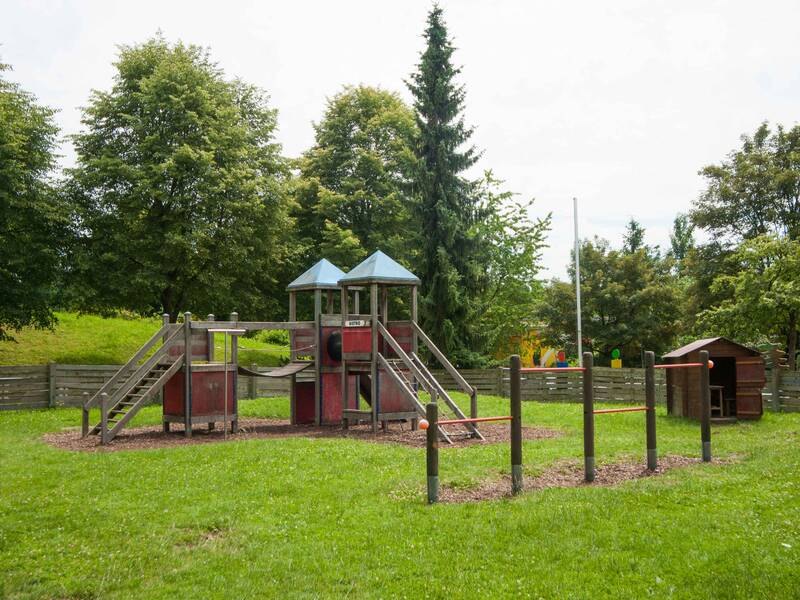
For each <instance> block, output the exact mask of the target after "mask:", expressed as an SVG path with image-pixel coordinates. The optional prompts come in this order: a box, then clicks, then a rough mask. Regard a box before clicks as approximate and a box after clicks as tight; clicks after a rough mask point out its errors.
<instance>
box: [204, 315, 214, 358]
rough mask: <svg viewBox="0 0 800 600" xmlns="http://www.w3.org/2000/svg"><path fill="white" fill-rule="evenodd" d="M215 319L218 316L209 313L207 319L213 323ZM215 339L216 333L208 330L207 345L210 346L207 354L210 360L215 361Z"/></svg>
mask: <svg viewBox="0 0 800 600" xmlns="http://www.w3.org/2000/svg"><path fill="white" fill-rule="evenodd" d="M214 319H216V317H215V316H214V314H213V313H209V314H208V316H207V317H206V321H211V322H212V323H213V322H214ZM214 341H215V340H214V334H213V333H211V332H207V333H206V345H207V347H208V350H207V352H206V356H207V359H208V362H214Z"/></svg>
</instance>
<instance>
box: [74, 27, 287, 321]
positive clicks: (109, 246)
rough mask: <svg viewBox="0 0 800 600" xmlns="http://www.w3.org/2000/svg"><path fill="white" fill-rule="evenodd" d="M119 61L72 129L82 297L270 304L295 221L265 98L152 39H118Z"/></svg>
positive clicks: (261, 308) (189, 304)
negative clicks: (79, 126) (109, 82)
mask: <svg viewBox="0 0 800 600" xmlns="http://www.w3.org/2000/svg"><path fill="white" fill-rule="evenodd" d="M115 67H116V75H115V77H114V85H113V87H112V88H111V90H110V91H96V92H94V93H93V94H92V96H91V99H90V101H89V104H88V106H87V108H85V109H84V113H83V126H84V130H83V131H82V132H81V133H80V134H78V135H76V136H75V137H74V142H75V148H76V152H77V166H76V168H74V169H72V170H71V171H70V177H71V186H70V189H71V193H72V194H73V197H74V198H75V199H76V200H77V202H78V204H79V207H80V208H79V211H78V219H79V227H80V229H79V231H80V233H81V238H82V239H81V244H82V251H81V252H79V254H78V256H77V265H76V270H77V281H76V287H77V289H78V291H79V292H80V299H81V302H80V304H81V306H83V307H84V308H88V309H97V310H108V309H116V308H127V309H132V310H136V311H139V312H143V313H152V312H156V311H158V312H160V311H165V312H167V313H169V314H170V315H171V316H172V317H173V318H174V317H175V316H176V315H177V314H178V313H179V312H180V311H184V310H191V311H195V312H198V313H201V314H202V313H205V312H208V311H210V312H227V311H228V310H232V309H238V310H239V312H240V313H241V314H242V315H243V316H244V315H246V314H247V315H257V314H258V315H262V314H270V313H272V312H275V311H276V310H277V305H278V303H279V302H281V301H282V297H283V295H284V294H283V290H282V289H281V288H282V286H280V285H276V283H278V282H280V281H281V279H283V280H284V281H285V279H286V277H284V276H283V274H282V272H283V270H284V269H286V268H287V267H289V266H290V265H292V246H291V245H290V244H289V239H288V236H289V235H290V234H291V230H292V222H291V220H290V218H289V216H288V203H287V200H286V196H285V193H284V183H283V182H284V179H285V174H286V172H287V168H286V165H285V163H284V161H283V160H282V159H281V156H280V148H279V146H278V144H276V143H275V140H274V133H275V127H276V112H275V111H274V110H273V109H271V108H269V106H268V104H267V98H266V95H265V93H264V92H263V91H261V90H259V89H257V88H255V87H253V86H251V85H247V84H245V83H243V82H241V81H239V80H227V79H225V77H224V75H223V73H222V71H221V70H220V69H219V68H218V67H217V66H216V65H215V64H214V63H213V62H212V60H211V58H210V56H209V53H208V51H207V50H205V49H203V48H199V47H197V46H189V45H184V44H182V43H177V44H169V43H167V42H166V41H165V40H164V39H162V38H161V37H156V38H154V39H151V40H149V41H148V42H146V43H144V44H141V45H137V46H124V47H122V49H121V52H120V56H119V59H118V61H117V62H116V64H115ZM292 270H294V269H292Z"/></svg>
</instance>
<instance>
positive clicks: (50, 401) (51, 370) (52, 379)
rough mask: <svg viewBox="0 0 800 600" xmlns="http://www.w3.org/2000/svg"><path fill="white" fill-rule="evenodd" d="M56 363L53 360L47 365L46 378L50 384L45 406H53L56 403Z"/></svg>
mask: <svg viewBox="0 0 800 600" xmlns="http://www.w3.org/2000/svg"><path fill="white" fill-rule="evenodd" d="M57 367H58V366H57V365H56V363H54V362H51V363H50V364H49V365H48V369H47V379H48V382H49V384H50V394H49V396H48V398H47V406H49V407H50V408H53V407H55V405H56V369H57Z"/></svg>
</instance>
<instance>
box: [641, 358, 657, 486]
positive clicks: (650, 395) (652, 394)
mask: <svg viewBox="0 0 800 600" xmlns="http://www.w3.org/2000/svg"><path fill="white" fill-rule="evenodd" d="M655 364H656V355H655V353H653V352H650V351H649V350H648V351H647V352H645V353H644V368H645V371H644V403H645V406H647V411H646V412H645V423H646V428H647V468H648V469H649V470H650V471H655V470H656V468H657V467H658V451H657V450H656V369H655Z"/></svg>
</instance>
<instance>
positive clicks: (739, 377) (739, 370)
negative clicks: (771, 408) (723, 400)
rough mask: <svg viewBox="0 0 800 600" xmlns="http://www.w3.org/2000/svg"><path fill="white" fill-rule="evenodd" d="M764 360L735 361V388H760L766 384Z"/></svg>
mask: <svg viewBox="0 0 800 600" xmlns="http://www.w3.org/2000/svg"><path fill="white" fill-rule="evenodd" d="M766 381H767V377H766V371H765V370H764V360H763V359H762V358H760V357H755V358H737V359H736V385H737V387H752V388H760V387H762V386H763V385H764V383H766Z"/></svg>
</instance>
